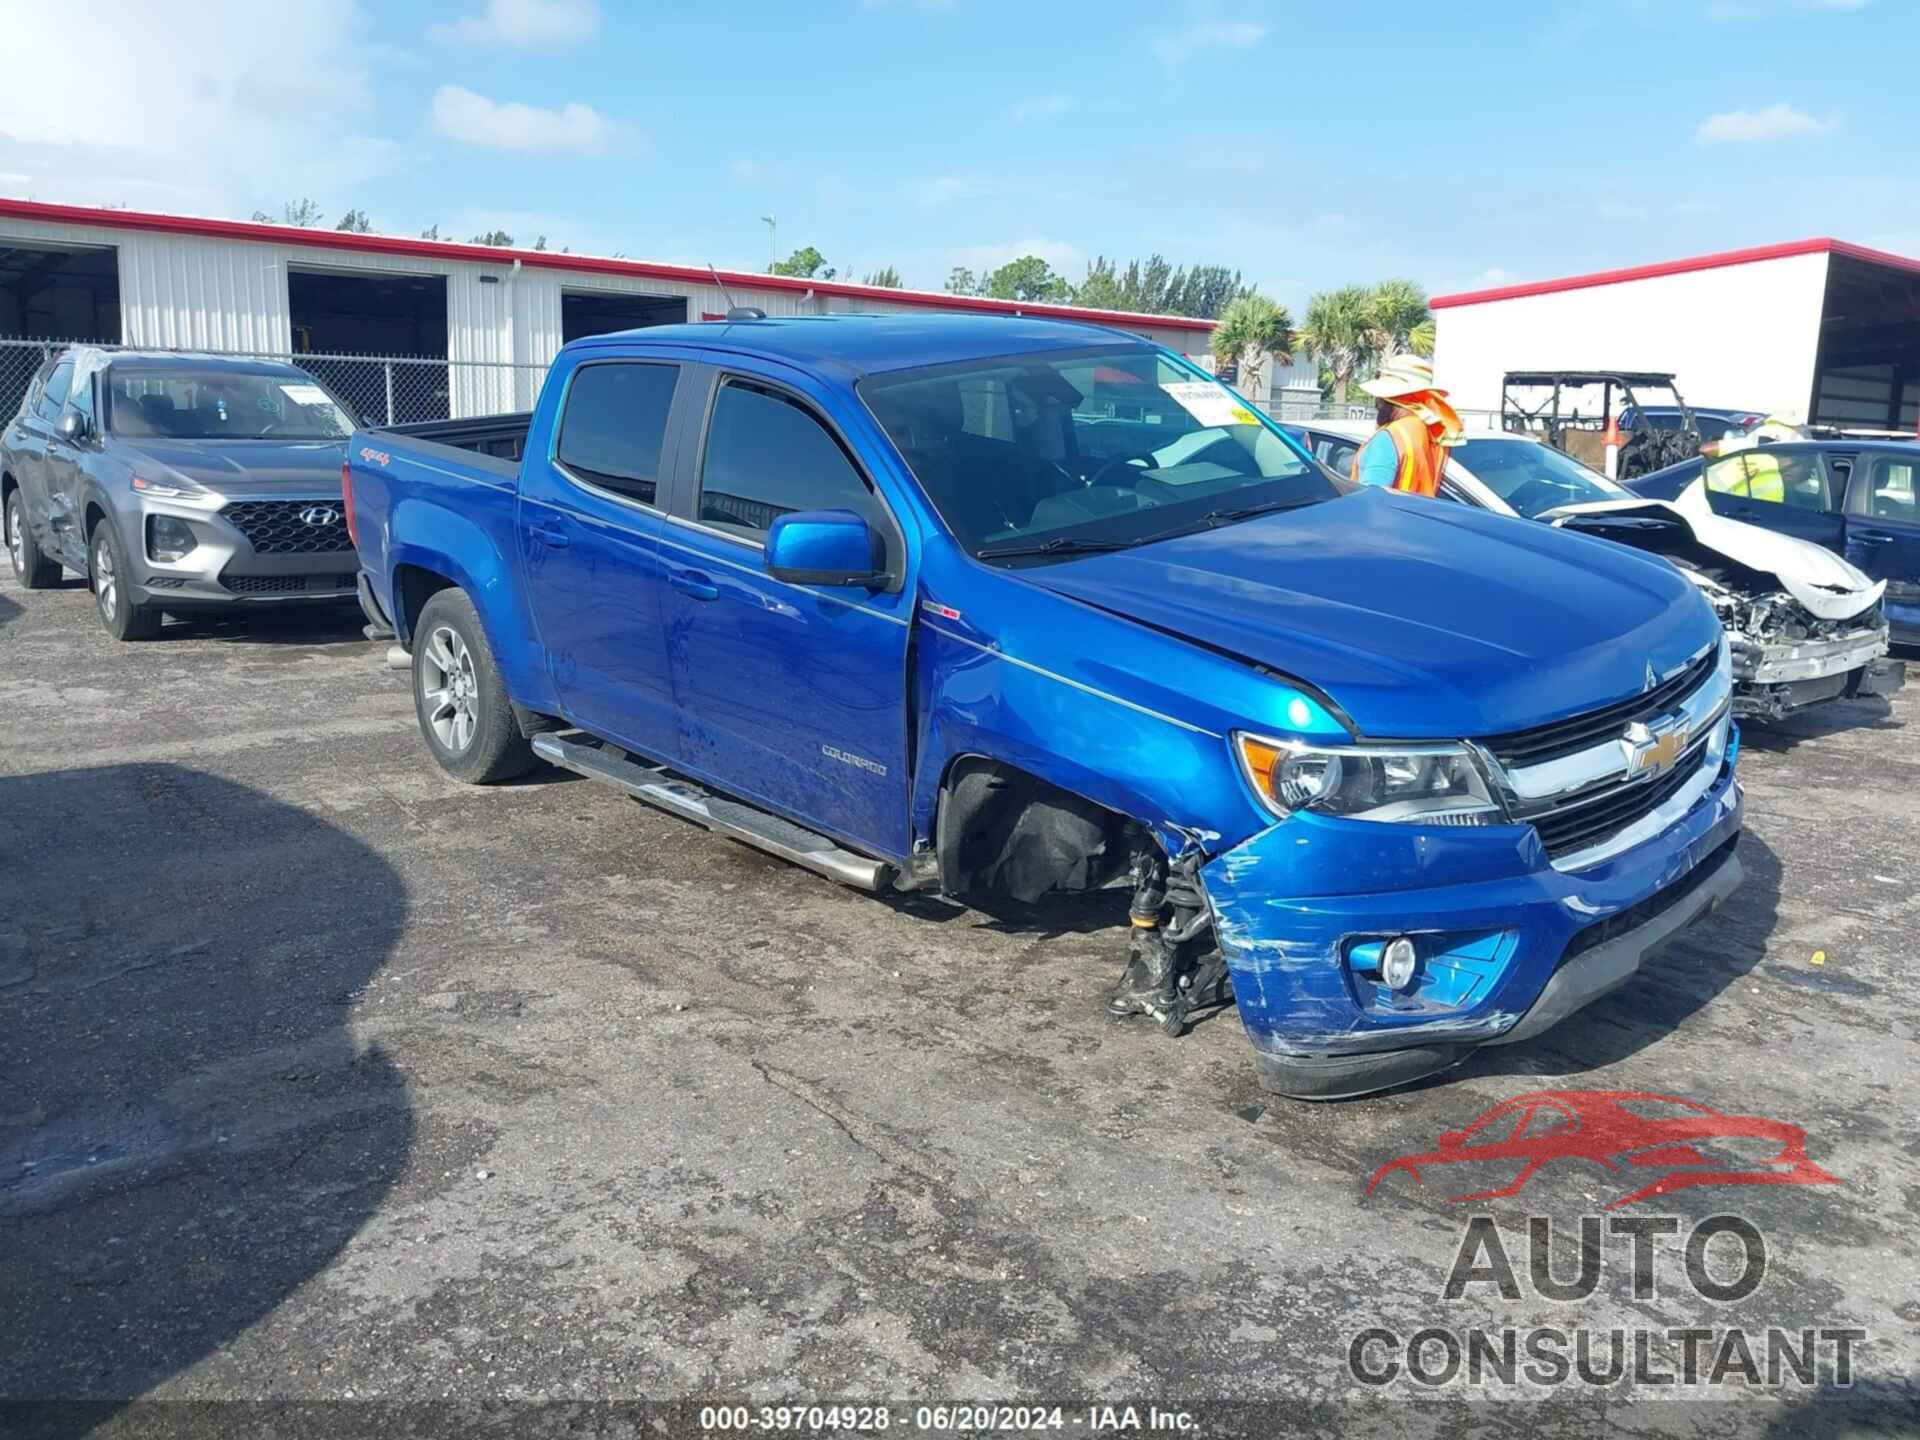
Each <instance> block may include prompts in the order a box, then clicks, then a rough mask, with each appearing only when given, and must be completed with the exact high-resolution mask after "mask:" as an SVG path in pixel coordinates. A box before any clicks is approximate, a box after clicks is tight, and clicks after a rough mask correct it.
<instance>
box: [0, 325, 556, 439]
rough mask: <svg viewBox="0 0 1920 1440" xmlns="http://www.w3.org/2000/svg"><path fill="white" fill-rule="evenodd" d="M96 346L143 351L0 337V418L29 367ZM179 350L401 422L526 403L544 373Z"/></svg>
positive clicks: (370, 417) (501, 366)
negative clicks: (273, 375)
mask: <svg viewBox="0 0 1920 1440" xmlns="http://www.w3.org/2000/svg"><path fill="white" fill-rule="evenodd" d="M83 344H84V345H92V346H94V348H96V349H100V350H108V351H114V350H134V349H140V350H143V351H144V350H145V347H138V346H128V345H100V344H97V343H96V342H93V341H82V340H48V339H37V338H27V337H21V336H0V417H4V416H10V415H13V414H14V413H15V412H17V411H18V410H19V408H20V401H21V399H22V398H23V397H24V396H25V395H26V393H27V386H28V385H29V384H31V383H32V381H33V374H34V372H35V371H36V370H38V369H39V368H40V366H41V364H42V362H43V361H45V360H46V359H47V357H48V356H50V355H54V354H57V353H58V352H60V351H61V350H64V349H65V348H66V347H67V346H69V345H83ZM176 353H179V354H182V355H190V354H191V355H219V356H221V357H223V358H228V359H248V360H272V361H276V362H279V363H281V364H290V365H296V366H298V367H299V368H300V369H302V370H304V371H306V372H307V373H308V374H309V375H311V376H313V378H314V379H315V380H318V381H319V382H320V383H321V384H322V385H324V386H325V387H326V388H327V389H328V390H329V391H331V392H332V393H333V395H334V397H335V398H336V399H337V400H339V401H340V403H341V404H342V405H343V406H345V407H346V409H347V411H348V413H349V414H351V415H352V416H353V418H354V419H355V420H359V421H365V422H371V423H373V424H375V425H407V424H412V423H413V422H415V421H420V420H451V419H455V418H462V419H464V418H466V417H468V416H472V415H496V414H502V413H505V412H507V411H512V410H530V409H532V408H533V402H534V400H535V398H536V397H537V396H538V395H539V393H540V382H541V381H542V380H544V379H545V378H546V373H547V367H546V366H544V365H517V364H513V363H512V362H509V361H500V360H443V359H435V358H432V357H429V356H421V355H326V354H318V355H296V354H290V353H278V354H276V353H270V352H265V351H243V350H193V351H179V352H176Z"/></svg>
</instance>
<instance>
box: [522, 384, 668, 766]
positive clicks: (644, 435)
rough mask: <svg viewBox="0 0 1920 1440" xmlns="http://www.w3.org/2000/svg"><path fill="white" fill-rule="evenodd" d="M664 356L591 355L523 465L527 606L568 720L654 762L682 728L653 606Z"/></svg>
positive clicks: (663, 467) (664, 459)
mask: <svg viewBox="0 0 1920 1440" xmlns="http://www.w3.org/2000/svg"><path fill="white" fill-rule="evenodd" d="M686 369H687V367H686V366H685V365H684V364H682V363H680V362H678V361H676V360H674V359H672V358H669V357H662V358H658V359H656V358H650V357H649V358H636V357H632V356H609V357H607V358H604V359H603V358H596V357H593V356H591V355H589V356H588V357H586V358H584V359H582V360H581V361H580V362H578V363H577V364H576V365H575V366H574V368H573V370H572V371H571V372H570V373H569V374H568V375H567V377H566V379H565V386H566V389H565V391H564V392H563V394H562V397H561V400H560V409H559V412H558V414H557V415H556V416H555V419H554V424H553V429H552V432H551V434H552V441H551V444H550V448H549V452H548V453H547V454H544V455H542V454H533V453H529V454H528V455H526V456H525V457H524V459H523V460H522V462H521V467H520V475H521V480H520V540H521V544H522V547H523V550H522V558H523V561H524V571H523V573H524V574H525V575H526V577H527V582H526V583H527V599H528V603H529V604H530V605H531V607H532V610H533V619H534V625H535V627H536V628H537V630H538V631H539V635H540V641H541V644H542V646H543V647H544V648H545V650H546V654H547V664H548V667H549V669H550V671H551V673H552V676H553V684H554V689H555V691H556V692H557V694H558V696H559V700H560V706H561V709H562V711H563V713H564V714H565V716H566V718H567V719H569V720H571V721H573V723H574V724H576V725H579V726H581V727H582V728H584V729H586V730H589V731H591V732H592V733H594V734H596V735H601V736H604V737H606V738H607V739H609V740H615V741H618V742H619V743H621V744H622V745H625V746H628V747H630V748H632V749H634V750H638V751H640V752H641V753H642V754H645V755H649V756H652V757H653V758H655V759H659V760H665V761H672V760H674V759H675V758H676V747H677V744H678V736H679V727H678V723H677V721H676V717H675V713H674V698H673V680H672V676H671V675H670V674H669V672H668V668H667V653H666V641H665V636H664V634H663V633H662V630H661V625H662V614H661V607H660V595H661V579H662V571H661V565H660V528H661V519H662V516H663V515H664V513H665V507H666V502H667V497H666V494H665V487H666V484H667V477H669V476H670V475H671V474H672V469H673V460H674V456H673V451H672V444H671V436H672V434H673V432H674V429H675V427H674V426H673V425H672V424H671V423H670V422H671V420H672V416H673V405H674V398H675V395H676V394H677V393H678V391H679V389H680V386H681V384H682V381H683V380H684V378H685V375H686Z"/></svg>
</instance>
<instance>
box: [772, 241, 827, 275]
mask: <svg viewBox="0 0 1920 1440" xmlns="http://www.w3.org/2000/svg"><path fill="white" fill-rule="evenodd" d="M767 273H768V274H769V275H791V276H792V277H793V278H794V279H796V280H831V279H832V278H833V276H834V270H833V267H832V266H831V265H829V264H827V257H826V256H824V255H822V254H821V253H820V252H819V251H818V250H816V249H814V248H813V246H811V245H809V246H807V247H806V248H805V249H802V250H796V251H794V252H793V253H792V254H791V255H789V256H788V257H787V258H786V259H784V260H776V261H774V262H773V264H771V265H769V266H768V267H767Z"/></svg>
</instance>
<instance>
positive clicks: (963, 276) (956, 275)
mask: <svg viewBox="0 0 1920 1440" xmlns="http://www.w3.org/2000/svg"><path fill="white" fill-rule="evenodd" d="M946 291H947V293H948V294H949V295H978V294H979V293H980V280H979V277H978V276H976V275H975V274H974V273H973V271H971V270H969V269H968V268H967V267H966V266H964V265H956V266H954V267H953V269H951V270H949V271H948V272H947V284H946Z"/></svg>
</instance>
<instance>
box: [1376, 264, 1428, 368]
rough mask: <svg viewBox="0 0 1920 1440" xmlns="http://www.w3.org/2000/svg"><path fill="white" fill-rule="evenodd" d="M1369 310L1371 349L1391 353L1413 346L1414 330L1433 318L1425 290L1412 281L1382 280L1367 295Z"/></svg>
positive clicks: (1381, 353)
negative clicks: (1371, 333) (1370, 312)
mask: <svg viewBox="0 0 1920 1440" xmlns="http://www.w3.org/2000/svg"><path fill="white" fill-rule="evenodd" d="M1367 301H1368V309H1369V310H1371V311H1372V323H1371V328H1372V331H1373V349H1374V353H1375V354H1378V355H1392V354H1395V353H1397V352H1399V351H1402V350H1410V349H1413V348H1415V347H1414V343H1413V332H1414V331H1415V330H1417V329H1419V327H1420V326H1421V325H1422V324H1425V323H1427V322H1429V321H1431V320H1432V318H1433V312H1432V311H1430V310H1429V309H1427V292H1426V291H1424V290H1422V289H1421V288H1420V287H1419V286H1418V285H1416V284H1414V283H1413V281H1411V280H1382V281H1381V282H1380V283H1379V284H1378V285H1376V286H1374V287H1373V293H1372V294H1371V295H1369V296H1368V297H1367Z"/></svg>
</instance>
